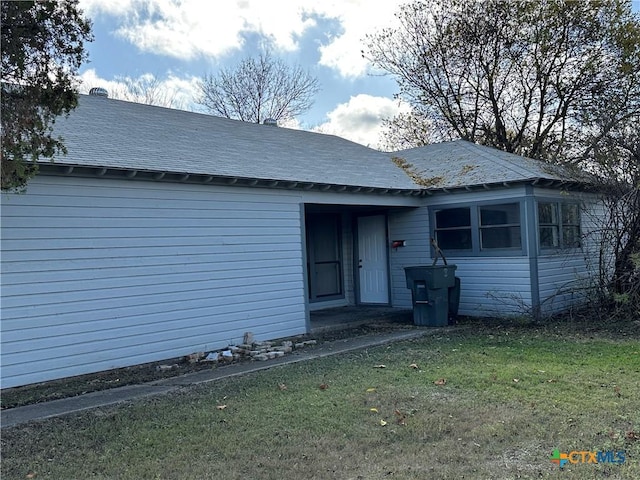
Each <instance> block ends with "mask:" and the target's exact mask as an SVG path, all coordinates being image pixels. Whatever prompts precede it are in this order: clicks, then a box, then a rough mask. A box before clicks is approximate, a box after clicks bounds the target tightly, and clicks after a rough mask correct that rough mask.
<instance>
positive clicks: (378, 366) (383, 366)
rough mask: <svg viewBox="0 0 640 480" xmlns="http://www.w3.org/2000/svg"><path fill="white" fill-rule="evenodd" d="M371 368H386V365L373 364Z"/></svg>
mask: <svg viewBox="0 0 640 480" xmlns="http://www.w3.org/2000/svg"><path fill="white" fill-rule="evenodd" d="M373 368H387V366H386V365H382V364H380V365H374V366H373Z"/></svg>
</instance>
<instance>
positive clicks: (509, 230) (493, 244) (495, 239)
mask: <svg viewBox="0 0 640 480" xmlns="http://www.w3.org/2000/svg"><path fill="white" fill-rule="evenodd" d="M480 237H481V241H482V248H483V249H485V248H520V246H521V240H520V227H495V228H483V229H482V230H481V231H480Z"/></svg>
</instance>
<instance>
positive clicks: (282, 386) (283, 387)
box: [278, 383, 287, 390]
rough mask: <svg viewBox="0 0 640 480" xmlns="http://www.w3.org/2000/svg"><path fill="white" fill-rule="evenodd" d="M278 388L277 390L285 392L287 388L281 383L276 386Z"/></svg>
mask: <svg viewBox="0 0 640 480" xmlns="http://www.w3.org/2000/svg"><path fill="white" fill-rule="evenodd" d="M278 388H279V389H280V390H286V389H287V386H286V385H285V384H284V383H281V384H280V385H278Z"/></svg>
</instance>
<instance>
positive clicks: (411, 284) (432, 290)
mask: <svg viewBox="0 0 640 480" xmlns="http://www.w3.org/2000/svg"><path fill="white" fill-rule="evenodd" d="M456 268H457V267H456V266H455V265H437V266H436V265H417V266H411V267H405V269H404V271H405V277H406V281H407V288H409V289H410V290H411V301H412V304H413V323H414V324H415V325H420V326H428V327H441V326H445V325H448V323H449V289H450V288H452V287H455V284H456V278H455V271H456Z"/></svg>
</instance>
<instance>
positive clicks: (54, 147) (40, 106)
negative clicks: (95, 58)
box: [0, 0, 92, 190]
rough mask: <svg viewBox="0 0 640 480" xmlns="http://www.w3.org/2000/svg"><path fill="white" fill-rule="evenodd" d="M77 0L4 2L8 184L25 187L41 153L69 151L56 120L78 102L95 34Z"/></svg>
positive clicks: (4, 181)
mask: <svg viewBox="0 0 640 480" xmlns="http://www.w3.org/2000/svg"><path fill="white" fill-rule="evenodd" d="M77 3H78V2H77V0H60V1H54V0H38V1H16V2H9V1H3V2H2V3H1V4H0V11H1V19H0V22H1V26H2V32H1V35H2V39H1V41H2V45H1V48H2V98H1V102H2V189H3V190H4V189H12V188H21V187H24V186H25V185H26V182H27V181H28V179H29V178H30V177H32V176H33V175H35V173H36V172H37V164H36V161H37V160H38V159H39V158H42V157H45V158H47V157H48V158H50V157H52V156H53V155H54V154H55V153H56V152H60V151H62V152H64V151H65V150H64V145H63V143H62V141H61V139H59V138H54V137H53V136H52V125H53V123H54V122H55V118H56V117H57V116H58V115H62V114H68V113H69V112H70V111H71V110H72V109H73V108H75V107H76V105H77V94H76V91H75V89H74V83H73V82H74V81H73V78H74V74H75V73H76V71H77V69H78V68H79V66H80V65H81V63H82V61H83V60H85V58H86V56H87V54H86V52H85V50H84V47H83V43H84V42H85V41H91V40H92V36H91V24H90V22H89V21H88V20H86V19H84V18H83V17H82V12H81V11H80V10H79V9H78V5H77Z"/></svg>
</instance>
